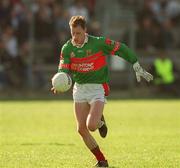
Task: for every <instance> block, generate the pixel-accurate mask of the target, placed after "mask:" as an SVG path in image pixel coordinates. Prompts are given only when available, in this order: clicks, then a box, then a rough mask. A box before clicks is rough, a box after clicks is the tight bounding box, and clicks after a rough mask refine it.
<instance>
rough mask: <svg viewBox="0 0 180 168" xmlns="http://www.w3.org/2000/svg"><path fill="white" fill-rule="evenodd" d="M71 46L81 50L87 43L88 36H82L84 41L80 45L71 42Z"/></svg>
mask: <svg viewBox="0 0 180 168" xmlns="http://www.w3.org/2000/svg"><path fill="white" fill-rule="evenodd" d="M71 42H72V44H73V46H76V47H78V48H82V47H83V46H84V44H85V43H87V42H88V34H87V33H86V34H85V36H84V39H83V40H82V43H79V44H77V43H76V42H75V41H73V40H71Z"/></svg>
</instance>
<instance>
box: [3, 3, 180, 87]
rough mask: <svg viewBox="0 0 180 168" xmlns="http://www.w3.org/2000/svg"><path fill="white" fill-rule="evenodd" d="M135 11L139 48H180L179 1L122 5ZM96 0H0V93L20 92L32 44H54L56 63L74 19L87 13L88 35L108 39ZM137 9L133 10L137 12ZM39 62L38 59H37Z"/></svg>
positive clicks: (30, 61)
mask: <svg viewBox="0 0 180 168" xmlns="http://www.w3.org/2000/svg"><path fill="white" fill-rule="evenodd" d="M119 3H120V5H121V6H124V7H127V8H128V7H129V8H130V9H132V10H134V12H135V13H136V18H137V30H136V48H137V49H147V50H152V49H175V48H178V47H180V38H179V37H180V34H179V33H180V31H179V27H180V2H178V1H176V0H144V1H143V3H142V4H141V5H140V6H137V7H135V6H136V5H135V4H136V3H137V1H136V0H126V1H124V0H122V1H119ZM96 4H97V0H32V1H30V0H29V1H25V0H24V1H23V0H1V1H0V89H2V88H4V87H6V86H11V87H16V88H21V87H23V86H26V85H27V84H28V83H29V82H28V80H26V76H27V75H28V73H29V71H30V68H31V67H30V65H32V58H31V57H29V55H30V54H31V47H32V46H31V45H30V43H31V42H34V44H35V45H38V44H41V43H48V44H50V43H51V44H53V45H54V53H52V54H53V55H54V56H52V55H50V56H49V57H50V58H49V59H48V61H47V63H49V62H51V63H56V62H57V60H58V56H57V55H58V54H59V52H60V48H61V46H62V44H63V43H64V42H65V41H66V40H67V39H69V37H70V33H69V25H68V22H69V18H70V17H71V16H72V15H83V16H85V17H86V19H87V22H88V32H89V33H90V34H93V35H103V34H102V27H101V22H102V20H98V19H97V17H98V16H97V13H96V11H97V10H98V9H97V6H96ZM133 7H134V8H133ZM34 60H36V58H35V59H33V61H34Z"/></svg>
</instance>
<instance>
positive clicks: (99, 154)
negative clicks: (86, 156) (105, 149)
mask: <svg viewBox="0 0 180 168" xmlns="http://www.w3.org/2000/svg"><path fill="white" fill-rule="evenodd" d="M91 152H92V153H93V154H94V156H95V157H96V159H97V160H98V161H104V160H105V157H104V155H103V153H102V152H101V151H100V149H99V146H97V147H96V148H94V149H92V150H91Z"/></svg>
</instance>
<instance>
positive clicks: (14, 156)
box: [0, 100, 180, 168]
mask: <svg viewBox="0 0 180 168" xmlns="http://www.w3.org/2000/svg"><path fill="white" fill-rule="evenodd" d="M72 108H73V105H72V102H71V101H2V102H0V168H89V167H91V166H92V165H93V164H94V163H95V160H94V158H93V156H92V155H91V153H90V152H89V151H88V150H87V149H86V147H85V145H84V143H83V142H82V141H81V139H80V136H79V135H78V134H77V132H76V123H75V120H74V114H73V110H72ZM104 112H105V116H106V120H107V123H108V126H109V134H108V137H107V138H106V139H101V138H100V137H99V135H98V132H95V133H93V135H94V136H95V138H96V139H97V141H98V143H99V145H100V147H101V149H102V150H103V151H104V153H105V154H106V156H107V158H108V160H109V164H110V166H111V168H178V167H180V100H165V101H163V100H154V101H152V100H146V101H142V100H136V101H133V100H125V101H122V100H119V101H109V102H108V104H107V105H106V107H105V111H104Z"/></svg>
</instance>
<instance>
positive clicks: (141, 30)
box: [136, 17, 155, 50]
mask: <svg viewBox="0 0 180 168" xmlns="http://www.w3.org/2000/svg"><path fill="white" fill-rule="evenodd" d="M152 27H153V21H152V18H150V17H144V18H143V19H142V23H140V24H139V27H138V29H137V32H136V40H137V46H136V47H137V48H139V49H147V50H150V49H152V48H154V40H155V37H154V31H153V29H152Z"/></svg>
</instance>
